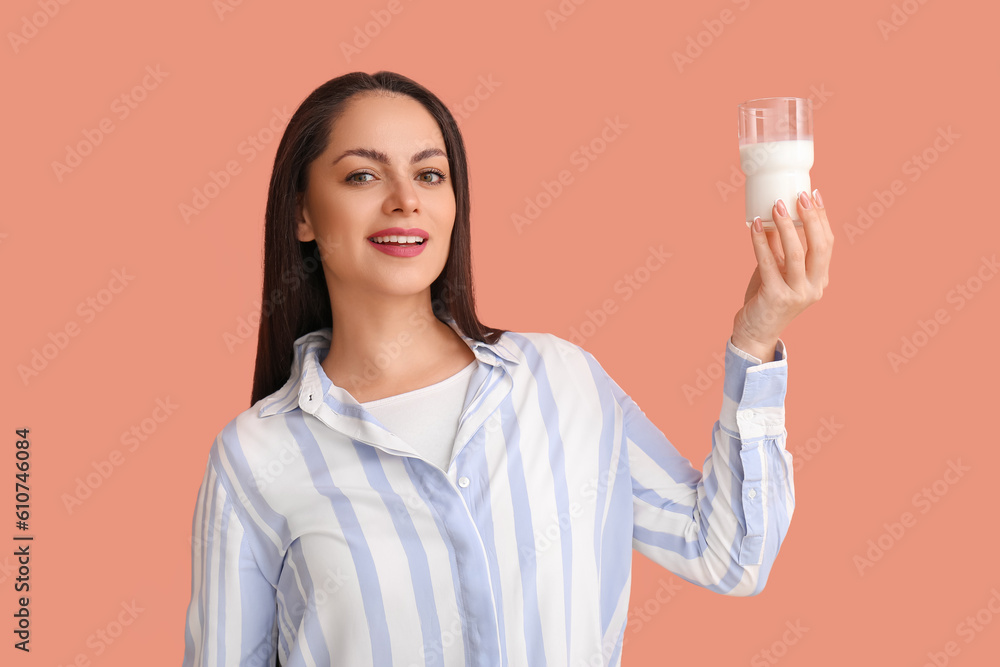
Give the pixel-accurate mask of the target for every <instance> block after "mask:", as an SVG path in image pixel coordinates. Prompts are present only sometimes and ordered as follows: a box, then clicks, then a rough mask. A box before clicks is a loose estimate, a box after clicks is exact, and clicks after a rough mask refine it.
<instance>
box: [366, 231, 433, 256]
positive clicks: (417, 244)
mask: <svg viewBox="0 0 1000 667" xmlns="http://www.w3.org/2000/svg"><path fill="white" fill-rule="evenodd" d="M368 243H370V244H371V245H373V246H375V247H376V248H377V249H378V250H380V251H381V252H383V253H385V254H386V255H392V256H393V257H415V256H417V255H419V254H420V253H422V252H423V251H424V247H426V245H427V239H422V238H420V237H419V236H409V237H406V236H389V237H386V236H378V237H375V236H372V237H369V238H368Z"/></svg>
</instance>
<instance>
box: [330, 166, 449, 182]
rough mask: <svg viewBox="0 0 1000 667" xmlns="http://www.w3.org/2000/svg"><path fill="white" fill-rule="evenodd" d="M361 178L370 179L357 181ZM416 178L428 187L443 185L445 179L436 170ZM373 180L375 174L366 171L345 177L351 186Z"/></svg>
mask: <svg viewBox="0 0 1000 667" xmlns="http://www.w3.org/2000/svg"><path fill="white" fill-rule="evenodd" d="M361 176H371V178H370V179H368V178H366V179H359V177H361ZM418 176H419V178H420V179H422V180H423V182H424V183H429V184H430V185H440V184H441V183H443V182H444V181H445V178H446V177H445V175H444V174H443V173H441V172H440V171H437V170H431V171H425V172H423V173H422V174H419V175H418ZM424 176H437V179H436V180H435V179H429V180H428V179H424V178H423V177H424ZM374 180H375V174H373V173H371V172H368V171H359V172H357V173H354V174H351V175H350V176H348V177H347V182H348V183H350V184H351V185H360V184H362V183H371V182H372V181H374Z"/></svg>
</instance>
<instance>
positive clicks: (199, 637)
mask: <svg viewBox="0 0 1000 667" xmlns="http://www.w3.org/2000/svg"><path fill="white" fill-rule="evenodd" d="M216 444H218V441H217V442H216ZM233 502H234V499H233V496H232V494H231V491H230V487H229V486H228V485H227V484H225V483H224V481H223V478H222V477H221V476H220V475H219V474H218V471H217V469H216V467H215V464H214V461H213V460H211V459H210V460H209V463H208V465H207V466H206V468H205V476H204V478H203V479H202V483H201V488H200V489H199V491H198V501H197V503H196V505H195V511H194V520H193V522H192V523H193V525H192V529H193V530H192V542H191V601H190V603H189V605H188V609H187V621H186V623H185V631H184V662H183V665H184V667H194V666H198V667H208V666H209V665H211V666H212V667H222V666H224V665H240V666H244V665H247V666H249V665H274V664H275V659H276V657H275V654H276V652H277V644H276V638H277V637H276V635H277V626H276V607H275V589H274V587H273V586H272V585H271V583H270V582H269V581H268V580H267V578H265V577H264V575H263V574H262V573H261V570H260V568H259V566H258V564H257V560H256V559H255V557H254V554H253V551H252V549H251V547H250V540H249V536H248V533H247V532H246V530H245V529H244V525H243V523H242V521H241V520H240V517H239V514H238V512H237V511H236V508H235V507H234V506H233ZM236 502H239V500H238V499H237V500H236Z"/></svg>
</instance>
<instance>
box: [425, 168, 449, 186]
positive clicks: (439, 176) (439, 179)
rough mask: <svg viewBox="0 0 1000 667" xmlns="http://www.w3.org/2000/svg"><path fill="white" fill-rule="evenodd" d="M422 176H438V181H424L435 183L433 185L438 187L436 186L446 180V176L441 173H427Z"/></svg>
mask: <svg viewBox="0 0 1000 667" xmlns="http://www.w3.org/2000/svg"><path fill="white" fill-rule="evenodd" d="M420 175H421V176H437V177H438V180H436V181H424V182H425V183H433V184H435V185H436V184H438V183H440V182H441V181H443V180H444V174H442V173H441V172H439V171H425V172H424V173H422V174H420Z"/></svg>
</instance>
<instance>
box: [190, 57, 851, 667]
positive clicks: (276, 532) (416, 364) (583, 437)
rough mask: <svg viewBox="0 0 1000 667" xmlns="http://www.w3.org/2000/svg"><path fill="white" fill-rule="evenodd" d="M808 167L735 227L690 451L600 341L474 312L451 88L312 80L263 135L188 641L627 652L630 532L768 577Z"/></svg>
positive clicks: (331, 660) (780, 498) (637, 545)
mask: <svg viewBox="0 0 1000 667" xmlns="http://www.w3.org/2000/svg"><path fill="white" fill-rule="evenodd" d="M813 194H814V196H813V197H810V196H809V194H808V193H803V194H802V196H801V199H800V201H799V202H798V203H797V205H798V206H799V212H800V215H801V217H802V220H803V228H802V229H801V230H797V229H796V228H795V227H794V225H793V223H792V222H791V219H790V217H789V216H788V215H787V211H786V210H785V209H784V208H782V207H781V204H780V203H779V204H778V205H776V207H775V211H774V212H775V220H776V221H777V223H776V224H777V227H778V233H777V234H772V235H771V237H770V238H768V234H766V233H765V232H763V231H759V230H757V229H756V228H755V229H752V230H751V231H750V236H751V242H752V244H753V249H754V253H755V256H756V259H757V263H758V268H757V269H756V270H755V271H754V274H753V276H752V277H751V281H750V285H749V287H748V289H747V292H746V297H745V304H744V306H743V308H741V309H740V311H739V312H738V313H737V314H736V317H735V318H734V328H733V334H732V336H731V338H730V339H729V340H727V342H726V356H725V379H724V382H723V383H722V384H723V386H722V393H723V396H722V409H721V412H720V418H719V420H718V421H717V422H716V423H715V425H714V428H713V434H712V443H711V452H710V454H709V455H708V457H707V459H706V460H705V465H704V468H703V470H702V471H698V470H696V469H694V468H693V467H692V466H691V464H690V463H689V462H688V461H687V460H686V459H685V458H683V457H682V456H681V455H680V454H679V453H678V451H677V450H676V449H675V448H674V447H673V445H672V444H671V443H670V442H669V441H668V440H667V438H666V437H665V436H664V434H663V433H662V432H661V431H660V430H659V429H658V428H657V427H656V426H655V425H654V424H653V423H652V422H650V421H649V419H648V418H647V417H646V415H645V413H644V412H643V411H642V410H641V409H640V408H639V406H638V405H636V403H635V401H633V400H632V399H631V398H630V397H629V396H628V395H627V394H626V393H625V392H624V391H623V390H622V388H621V387H620V386H619V385H618V384H617V383H616V382H615V381H614V380H613V379H612V378H611V377H609V376H608V374H607V373H606V372H605V371H604V369H603V368H602V367H601V365H600V364H599V363H598V362H597V360H596V359H595V358H594V357H593V356H592V355H591V354H590V353H588V352H587V351H585V350H583V349H582V348H581V347H579V346H578V345H575V344H573V343H571V342H569V341H566V340H564V339H562V338H559V337H557V336H555V335H552V334H548V333H523V332H522V333H516V332H511V331H505V330H500V329H493V328H490V327H487V326H485V325H483V324H482V323H481V322H480V321H479V319H478V318H477V316H476V308H475V300H474V298H473V289H472V272H471V258H470V246H471V244H470V235H471V224H470V222H471V219H470V214H469V210H470V209H469V183H468V174H467V166H466V156H465V149H464V146H463V143H462V138H461V135H460V133H459V130H458V127H457V126H456V124H455V121H454V119H453V118H452V116H451V114H450V113H449V112H448V110H447V108H446V107H445V106H444V104H442V103H441V101H440V100H439V99H438V98H437V97H436V96H434V95H433V94H432V93H430V92H429V91H427V90H426V89H425V88H423V87H421V86H420V85H418V84H417V83H415V82H413V81H411V80H410V79H408V78H406V77H404V76H400V75H398V74H393V73H391V72H377V73H375V74H373V75H369V74H365V73H361V72H355V73H351V74H347V75H344V76H341V77H338V78H336V79H333V80H331V81H328V82H327V83H325V84H323V85H322V86H320V87H319V88H317V89H316V90H315V91H313V93H312V94H310V95H309V97H308V98H307V99H306V100H305V101H304V102H303V103H302V105H301V106H300V107H299V108H298V110H297V111H296V112H295V114H294V116H293V117H292V118H291V120H290V121H289V124H288V127H287V128H286V130H285V133H284V136H283V137H282V139H281V143H280V145H279V146H278V151H277V156H276V158H275V163H274V171H273V174H272V177H271V183H270V189H269V192H268V201H267V211H266V227H265V249H264V285H263V301H262V315H261V320H260V330H259V338H258V348H257V360H256V370H255V374H254V384H253V393H252V395H251V401H250V402H251V407H250V408H249V409H248V410H246V411H245V412H243V413H241V414H239V415H237V416H236V417H235V418H234V419H233V420H232V421H231V422H229V424H227V425H226V426H225V427H224V428H223V429H222V431H221V432H220V433H219V434H218V436H217V437H216V439H215V442H214V443H213V445H212V447H211V448H210V450H209V456H208V464H207V466H206V470H205V474H204V478H203V480H202V483H201V488H200V490H199V492H198V497H197V504H196V506H195V512H194V520H193V542H192V544H193V549H192V592H191V602H190V605H189V607H188V610H187V622H186V634H185V654H184V664H185V665H219V666H221V665H273V664H276V661H278V664H281V665H286V666H288V667H292V666H295V667H298V666H300V665H352V666H356V667H360V666H362V665H373V666H374V665H377V666H379V667H382V666H387V665H402V666H407V665H438V666H452V665H511V666H514V665H578V664H586V665H598V664H599V665H618V664H620V660H621V648H622V644H623V641H624V632H625V627H626V621H627V620H628V603H629V593H630V584H631V564H632V549H633V548H634V549H637V550H638V551H639V552H640V553H642V554H644V555H646V556H647V557H649V558H650V559H652V560H653V561H655V562H656V563H658V564H660V565H662V566H663V567H665V568H667V569H668V570H670V571H671V572H673V573H675V574H676V575H677V576H678V577H681V578H683V579H685V580H687V581H689V582H693V583H695V584H698V585H701V586H704V587H706V588H709V589H711V590H713V591H717V592H719V593H724V594H728V595H754V594H756V593H758V592H760V590H761V589H762V588H763V587H764V584H765V582H766V580H767V577H768V574H769V572H770V570H771V566H772V564H773V562H774V560H775V557H776V555H777V553H778V549H779V546H780V544H781V543H782V540H783V539H784V536H785V533H786V531H787V530H788V525H789V521H790V519H791V516H792V511H793V508H794V486H793V483H792V458H791V455H790V454H789V453H788V452H787V451H786V449H785V436H786V432H785V429H784V423H785V422H784V396H785V389H786V378H787V360H786V353H785V346H784V343H783V342H782V341H781V340H780V339H779V338H778V335H779V333H780V332H781V330H782V329H783V328H784V326H786V325H787V324H788V322H790V321H791V320H792V318H794V317H795V316H796V315H798V314H799V313H800V312H802V310H803V309H804V308H806V307H807V306H808V305H809V304H811V303H813V302H815V301H816V300H818V299H819V298H820V296H821V294H822V290H823V288H824V287H825V286H826V285H827V269H828V266H829V262H830V255H831V247H832V242H833V236H832V234H831V232H830V225H829V222H828V220H827V217H826V212H825V211H824V210H823V208H822V202H821V200H820V199H819V197H818V194H817V193H815V192H814V193H813ZM487 233H488V232H487ZM800 233H801V234H802V235H803V237H800ZM803 242H806V246H807V251H805V249H804V247H803ZM651 352H653V353H654V354H653V355H652V356H653V357H654V361H652V362H651V366H653V367H655V366H656V365H657V364H656V363H655V357H658V356H659V355H658V354H656V352H658V351H651Z"/></svg>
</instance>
